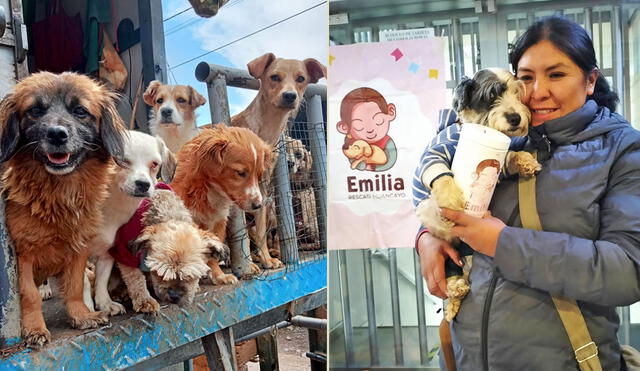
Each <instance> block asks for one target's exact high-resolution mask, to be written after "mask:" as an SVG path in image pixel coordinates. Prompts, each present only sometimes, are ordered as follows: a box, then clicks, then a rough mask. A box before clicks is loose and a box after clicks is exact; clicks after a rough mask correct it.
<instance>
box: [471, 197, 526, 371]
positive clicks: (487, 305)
mask: <svg viewBox="0 0 640 371" xmlns="http://www.w3.org/2000/svg"><path fill="white" fill-rule="evenodd" d="M518 211H519V205H518V204H516V207H515V209H514V210H513V212H512V213H511V215H510V216H509V220H507V225H513V222H514V221H515V219H516V216H517V215H518ZM497 282H498V277H497V276H496V271H495V269H494V270H493V271H492V272H491V281H489V288H488V290H487V295H486V296H485V298H484V307H483V309H482V326H481V327H480V350H481V352H482V369H483V370H484V371H489V334H488V333H489V313H490V312H491V302H492V301H493V292H494V291H495V289H496V284H497Z"/></svg>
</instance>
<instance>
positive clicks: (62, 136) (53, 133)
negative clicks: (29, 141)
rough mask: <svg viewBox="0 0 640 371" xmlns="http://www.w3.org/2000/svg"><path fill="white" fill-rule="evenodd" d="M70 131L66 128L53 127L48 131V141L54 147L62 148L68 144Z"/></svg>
mask: <svg viewBox="0 0 640 371" xmlns="http://www.w3.org/2000/svg"><path fill="white" fill-rule="evenodd" d="M67 139H69V131H67V128H65V127H64V126H52V127H50V128H48V129H47V141H48V142H49V143H51V144H53V145H54V146H61V145H63V144H65V143H67Z"/></svg>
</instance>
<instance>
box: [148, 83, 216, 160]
mask: <svg viewBox="0 0 640 371" xmlns="http://www.w3.org/2000/svg"><path fill="white" fill-rule="evenodd" d="M142 99H143V100H144V102H145V103H146V104H148V105H149V106H151V108H152V109H151V112H152V117H151V120H150V121H149V129H150V130H151V134H153V135H155V136H159V137H160V138H162V140H164V142H165V143H166V144H167V146H168V147H169V149H170V150H171V152H173V153H178V151H179V150H180V148H181V147H182V146H183V145H184V144H185V143H186V142H188V141H189V140H190V139H191V138H193V137H195V136H196V135H198V128H197V127H196V114H195V111H196V108H198V107H200V106H202V105H203V104H205V103H206V102H207V100H206V99H205V98H204V97H203V96H202V95H200V93H198V92H197V91H196V90H195V89H194V88H192V87H191V86H187V85H164V84H162V83H161V82H160V81H152V82H151V83H150V84H149V87H147V90H146V91H145V92H144V94H143V96H142Z"/></svg>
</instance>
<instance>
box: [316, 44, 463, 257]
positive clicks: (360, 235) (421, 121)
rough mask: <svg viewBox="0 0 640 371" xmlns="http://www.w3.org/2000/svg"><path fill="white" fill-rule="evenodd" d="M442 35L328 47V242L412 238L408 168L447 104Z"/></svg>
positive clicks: (400, 242)
mask: <svg viewBox="0 0 640 371" xmlns="http://www.w3.org/2000/svg"><path fill="white" fill-rule="evenodd" d="M445 42H446V40H445V39H443V38H429V39H420V40H406V41H395V42H385V43H367V44H355V45H346V46H332V47H331V48H330V55H331V56H332V59H331V63H330V65H329V76H331V78H329V79H328V84H329V87H328V91H329V93H330V95H329V125H328V128H327V131H328V137H329V150H328V155H329V166H330V169H331V171H330V174H329V176H328V179H327V180H328V187H329V210H328V214H329V215H328V222H329V230H328V236H329V237H328V238H329V240H328V244H329V249H333V250H336V249H361V248H385V247H412V246H413V243H414V238H415V233H416V231H417V229H418V227H419V224H420V223H419V221H418V219H417V217H416V216H415V212H414V209H413V205H412V203H411V181H412V177H413V172H414V170H415V167H416V165H417V164H418V160H419V158H420V155H421V154H422V152H423V150H424V148H425V146H426V145H427V143H428V142H429V141H430V140H431V138H432V137H433V136H434V135H435V132H436V129H437V118H438V111H439V110H440V109H442V108H445V107H448V106H449V105H450V103H449V102H445V96H446V93H445V81H444V73H443V71H444V47H445V45H446V43H445Z"/></svg>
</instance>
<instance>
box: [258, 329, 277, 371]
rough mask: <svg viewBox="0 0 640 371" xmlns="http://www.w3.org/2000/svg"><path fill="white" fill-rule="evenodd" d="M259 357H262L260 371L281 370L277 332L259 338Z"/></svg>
mask: <svg viewBox="0 0 640 371" xmlns="http://www.w3.org/2000/svg"><path fill="white" fill-rule="evenodd" d="M257 340H258V357H260V371H274V370H279V369H280V365H279V364H278V340H277V338H276V333H275V332H269V333H266V334H264V335H260V336H258V337H257Z"/></svg>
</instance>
